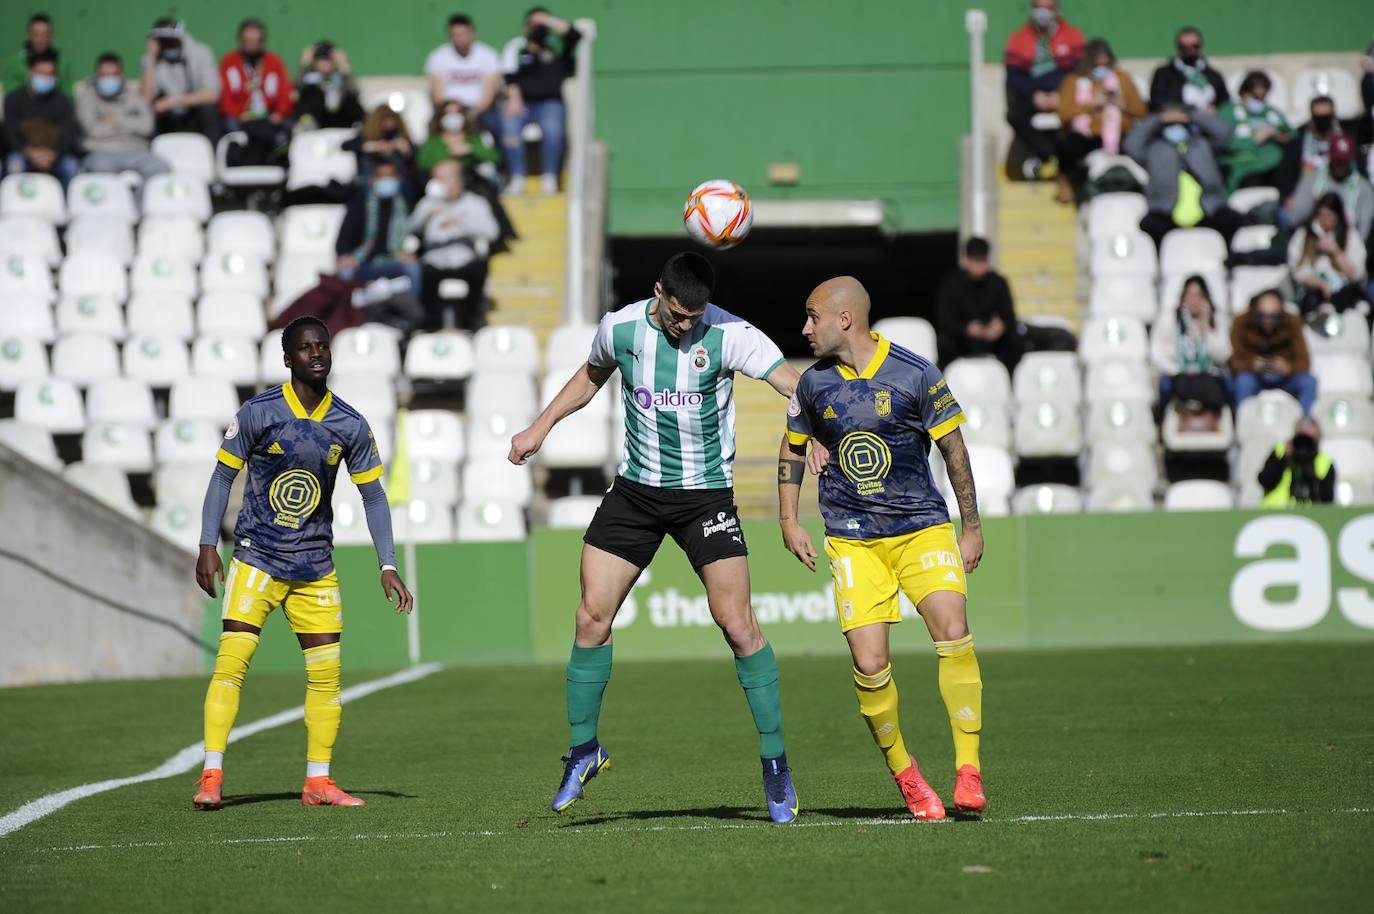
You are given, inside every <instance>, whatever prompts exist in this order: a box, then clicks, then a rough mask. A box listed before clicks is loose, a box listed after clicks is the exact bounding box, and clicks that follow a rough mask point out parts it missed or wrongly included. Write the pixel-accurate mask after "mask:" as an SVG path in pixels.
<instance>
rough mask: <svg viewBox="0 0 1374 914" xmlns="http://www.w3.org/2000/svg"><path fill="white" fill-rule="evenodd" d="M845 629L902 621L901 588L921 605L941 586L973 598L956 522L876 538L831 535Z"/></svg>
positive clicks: (838, 601) (827, 547) (832, 568)
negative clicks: (899, 594) (899, 589)
mask: <svg viewBox="0 0 1374 914" xmlns="http://www.w3.org/2000/svg"><path fill="white" fill-rule="evenodd" d="M825 552H826V554H827V555H829V556H830V576H831V579H832V580H833V581H834V583H835V609H836V611H837V612H838V613H839V616H840V631H844V632H847V631H849V630H851V629H855V628H858V627H859V626H861V625H872V624H873V623H875V622H900V621H902V615H901V605H900V604H899V602H898V600H897V589H898V587H900V588H901V589H902V591H903V592H904V593H905V594H906V595H907V599H909V600H911V602H912V603H913V604H914V605H916V606H919V605H920V604H921V601H922V600H924V599H925V598H926V597H928V596H930V595H931V594H932V593H935V592H936V591H937V590H949V591H953V592H954V593H958V594H962V595H964V596H968V588H967V584H966V583H965V581H964V560H963V559H962V558H961V557H960V555H959V543H958V541H957V540H955V538H954V527H953V525H951V524H940V525H939V526H937V527H927V528H926V529H924V530H917V531H916V532H915V533H904V534H902V535H901V536H888V537H882V538H879V539H871V540H854V539H846V538H845V537H841V536H827V537H826V538H825Z"/></svg>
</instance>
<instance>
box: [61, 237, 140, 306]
mask: <svg viewBox="0 0 1374 914" xmlns="http://www.w3.org/2000/svg"><path fill="white" fill-rule="evenodd" d="M57 276H58V287H59V290H60V291H61V294H62V296H63V297H64V298H76V297H78V296H81V295H104V296H108V297H110V298H113V299H115V300H116V301H119V302H123V301H124V300H125V299H127V298H128V297H129V274H128V273H127V272H125V270H124V264H123V263H121V262H120V260H119V258H118V257H116V256H115V255H114V254H111V253H108V252H106V251H92V250H85V251H81V252H80V253H76V254H68V255H67V258H66V259H65V260H63V261H62V268H61V269H60V270H58V273H57Z"/></svg>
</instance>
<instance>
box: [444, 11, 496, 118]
mask: <svg viewBox="0 0 1374 914" xmlns="http://www.w3.org/2000/svg"><path fill="white" fill-rule="evenodd" d="M448 37H449V40H448V41H447V42H445V43H444V44H441V45H439V47H437V48H435V49H434V50H433V51H431V52H430V54H429V57H427V58H426V59H425V75H426V76H427V77H429V94H430V97H431V98H432V99H433V101H434V105H435V107H438V106H439V105H441V104H443V103H444V102H446V101H454V102H458V103H459V104H461V105H462V106H463V107H464V108H465V109H466V110H467V111H468V112H469V113H471V114H472V115H473V116H474V117H476V118H478V119H479V120H484V121H485V123H486V126H487V129H489V130H491V131H492V132H493V133H496V132H498V131H499V130H500V123H499V122H498V120H497V117H496V112H495V111H494V110H493V109H492V104H493V103H494V102H495V101H496V95H497V93H498V92H499V91H500V90H501V59H500V58H499V57H497V55H496V50H495V49H494V48H492V46H491V45H489V44H486V43H484V42H481V41H478V40H477V28H476V26H474V25H473V23H472V17H470V16H467V15H465V14H463V13H457V14H455V15H454V16H451V17H450V18H449V20H448Z"/></svg>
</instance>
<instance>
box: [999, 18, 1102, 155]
mask: <svg viewBox="0 0 1374 914" xmlns="http://www.w3.org/2000/svg"><path fill="white" fill-rule="evenodd" d="M1030 7H1031V9H1030V18H1029V19H1028V20H1027V22H1026V24H1025V25H1023V26H1021V28H1019V29H1017V30H1016V31H1015V32H1012V33H1011V35H1010V36H1009V37H1008V38H1007V45H1006V48H1005V51H1004V53H1003V60H1002V62H1003V66H1004V69H1005V70H1006V77H1007V83H1006V92H1007V123H1008V124H1010V125H1011V129H1012V131H1013V132H1014V133H1015V134H1016V139H1017V140H1018V141H1019V142H1020V145H1021V146H1022V147H1023V149H1024V150H1025V151H1026V158H1025V160H1024V161H1023V162H1022V164H1021V174H1022V176H1023V177H1025V179H1026V180H1028V181H1038V180H1040V179H1041V178H1050V177H1053V176H1054V174H1055V170H1054V169H1053V168H1052V167H1051V166H1050V164H1049V163H1050V161H1051V160H1052V159H1053V157H1054V153H1055V149H1054V133H1053V132H1052V131H1048V130H1039V129H1037V128H1036V127H1035V126H1034V125H1033V124H1032V123H1031V120H1032V118H1034V117H1035V115H1037V114H1043V113H1046V112H1052V111H1056V110H1057V109H1058V108H1059V98H1060V96H1059V86H1060V83H1062V82H1063V80H1064V78H1065V77H1066V76H1068V74H1069V72H1070V71H1072V70H1073V68H1074V65H1075V64H1076V63H1078V61H1079V60H1080V59H1081V58H1082V57H1083V33H1082V32H1080V31H1079V30H1078V29H1076V28H1074V27H1073V26H1072V25H1070V24H1069V23H1068V22H1067V21H1066V20H1065V19H1064V17H1063V16H1061V15H1060V14H1059V2H1058V0H1031V4H1030Z"/></svg>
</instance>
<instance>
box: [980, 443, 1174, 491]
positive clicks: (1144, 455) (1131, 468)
mask: <svg viewBox="0 0 1374 914" xmlns="http://www.w3.org/2000/svg"><path fill="white" fill-rule="evenodd" d="M975 478H976V477H975ZM1086 478H1087V481H1088V484H1089V485H1090V486H1091V487H1092V488H1094V489H1096V488H1097V487H1098V486H1102V485H1110V484H1120V483H1122V482H1127V483H1129V484H1131V485H1134V486H1139V487H1141V488H1144V489H1152V488H1154V485H1155V482H1156V481H1157V480H1158V479H1159V462H1158V461H1157V460H1156V459H1155V450H1154V447H1153V446H1152V445H1150V444H1147V443H1139V444H1127V443H1122V442H1112V443H1108V444H1100V445H1094V446H1093V448H1092V450H1091V451H1089V452H1088V464H1087V476H1086Z"/></svg>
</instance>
